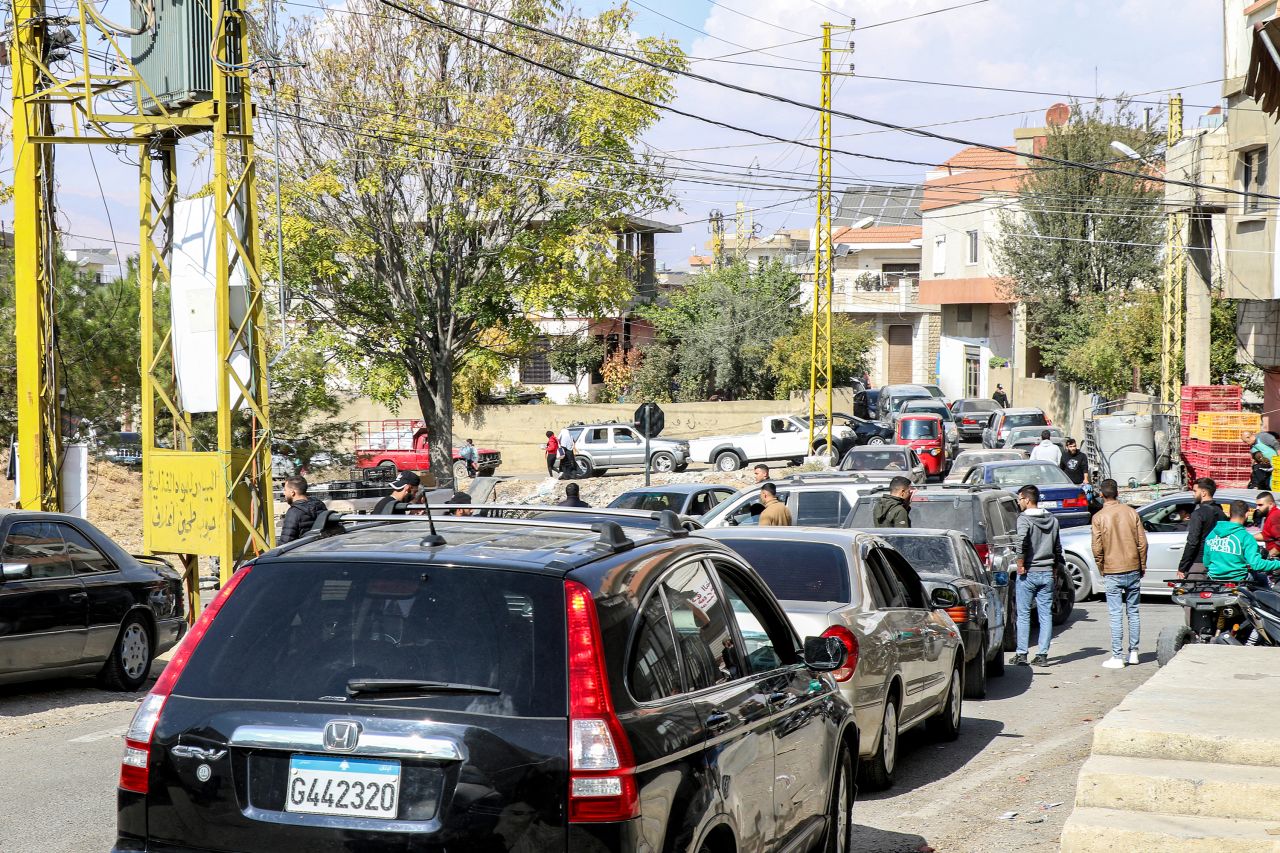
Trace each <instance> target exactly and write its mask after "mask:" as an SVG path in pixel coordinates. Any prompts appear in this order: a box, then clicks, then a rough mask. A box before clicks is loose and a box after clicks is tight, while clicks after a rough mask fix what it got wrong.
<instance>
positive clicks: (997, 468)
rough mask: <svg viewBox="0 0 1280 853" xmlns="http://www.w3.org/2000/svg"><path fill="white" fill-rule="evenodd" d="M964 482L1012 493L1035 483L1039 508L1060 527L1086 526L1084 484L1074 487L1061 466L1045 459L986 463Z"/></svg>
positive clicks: (966, 476) (1087, 498)
mask: <svg viewBox="0 0 1280 853" xmlns="http://www.w3.org/2000/svg"><path fill="white" fill-rule="evenodd" d="M964 482H965V483H969V484H975V483H983V484H990V485H995V486H999V487H1000V488H1002V489H1007V490H1008V491H1010V492H1015V493H1016V492H1017V491H1018V489H1021V488H1022V487H1023V486H1036V487H1038V488H1039V489H1040V508H1041V509H1047V510H1048V511H1049V512H1051V513H1053V515H1054V517H1055V518H1057V519H1058V526H1059V527H1061V528H1063V529H1064V530H1065V529H1066V528H1068V527H1079V526H1081V525H1087V524H1088V523H1089V520H1090V518H1091V516H1090V514H1089V496H1088V494H1086V493H1085V489H1084V486H1077V485H1076V484H1075V483H1073V482H1071V478H1070V477H1068V476H1067V475H1066V474H1065V473H1064V472H1063V470H1062V469H1061V468H1059V467H1058V466H1057V465H1051V464H1049V463H1048V462H1036V461H1034V460H1030V459H1028V460H1015V461H1011V462H987V463H984V464H982V465H979V466H977V467H976V468H974V469H973V470H971V471H970V472H969V473H968V474H966V475H965V477H964Z"/></svg>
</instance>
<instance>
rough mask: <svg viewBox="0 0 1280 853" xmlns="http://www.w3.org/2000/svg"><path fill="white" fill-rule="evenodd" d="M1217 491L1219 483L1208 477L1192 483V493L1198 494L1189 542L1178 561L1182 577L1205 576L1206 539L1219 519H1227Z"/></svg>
mask: <svg viewBox="0 0 1280 853" xmlns="http://www.w3.org/2000/svg"><path fill="white" fill-rule="evenodd" d="M1217 491H1218V484H1217V483H1215V482H1214V481H1213V480H1210V479H1209V478H1208V477H1201V478H1200V479H1199V480H1196V481H1195V483H1193V484H1192V485H1191V493H1192V494H1194V495H1195V496H1196V508H1195V509H1194V510H1192V512H1191V518H1190V519H1188V520H1187V544H1186V546H1185V547H1184V548H1183V549H1182V559H1180V560H1179V561H1178V577H1180V578H1185V577H1188V576H1190V575H1198V576H1200V577H1204V541H1205V540H1206V539H1208V538H1209V534H1210V533H1212V532H1213V528H1214V527H1216V526H1217V524H1218V522H1219V521H1226V520H1227V514H1226V513H1225V512H1223V511H1222V506H1221V505H1219V504H1218V502H1217V501H1216V500H1214V498H1213V496H1214V495H1215V494H1216V493H1217Z"/></svg>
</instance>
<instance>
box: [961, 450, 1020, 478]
mask: <svg viewBox="0 0 1280 853" xmlns="http://www.w3.org/2000/svg"><path fill="white" fill-rule="evenodd" d="M1026 458H1027V453H1026V451H1025V450H986V449H974V450H962V451H960V455H959V456H957V457H956V458H955V459H953V460H952V461H951V470H950V471H948V472H947V479H946V482H948V483H959V482H960V481H961V480H963V479H964V478H965V475H967V474H968V473H969V472H970V471H972V470H973V469H974V468H976V467H977V466H979V465H981V464H983V463H985V462H1012V461H1014V460H1018V459H1026Z"/></svg>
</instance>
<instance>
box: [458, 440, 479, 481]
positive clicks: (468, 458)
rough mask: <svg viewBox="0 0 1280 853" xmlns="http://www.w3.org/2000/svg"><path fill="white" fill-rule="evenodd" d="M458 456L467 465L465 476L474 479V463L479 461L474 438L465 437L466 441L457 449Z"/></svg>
mask: <svg viewBox="0 0 1280 853" xmlns="http://www.w3.org/2000/svg"><path fill="white" fill-rule="evenodd" d="M458 456H459V458H461V459H462V461H463V462H465V463H466V465H467V476H468V477H470V478H471V479H473V480H474V479H475V478H476V471H477V469H476V463H477V462H479V461H480V451H479V450H477V449H476V441H475V439H474V438H468V439H467V443H466V444H464V445H462V449H461V450H459V451H458Z"/></svg>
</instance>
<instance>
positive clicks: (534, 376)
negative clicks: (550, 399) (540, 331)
mask: <svg viewBox="0 0 1280 853" xmlns="http://www.w3.org/2000/svg"><path fill="white" fill-rule="evenodd" d="M550 350H551V341H550V340H548V339H547V338H540V339H538V341H537V342H536V343H534V345H533V347H532V348H531V349H530V351H529V354H528V355H527V356H525V357H524V358H522V359H520V381H521V382H522V383H524V384H525V385H546V384H548V383H549V382H551V361H550V359H549V358H548V353H549V352H550Z"/></svg>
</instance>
